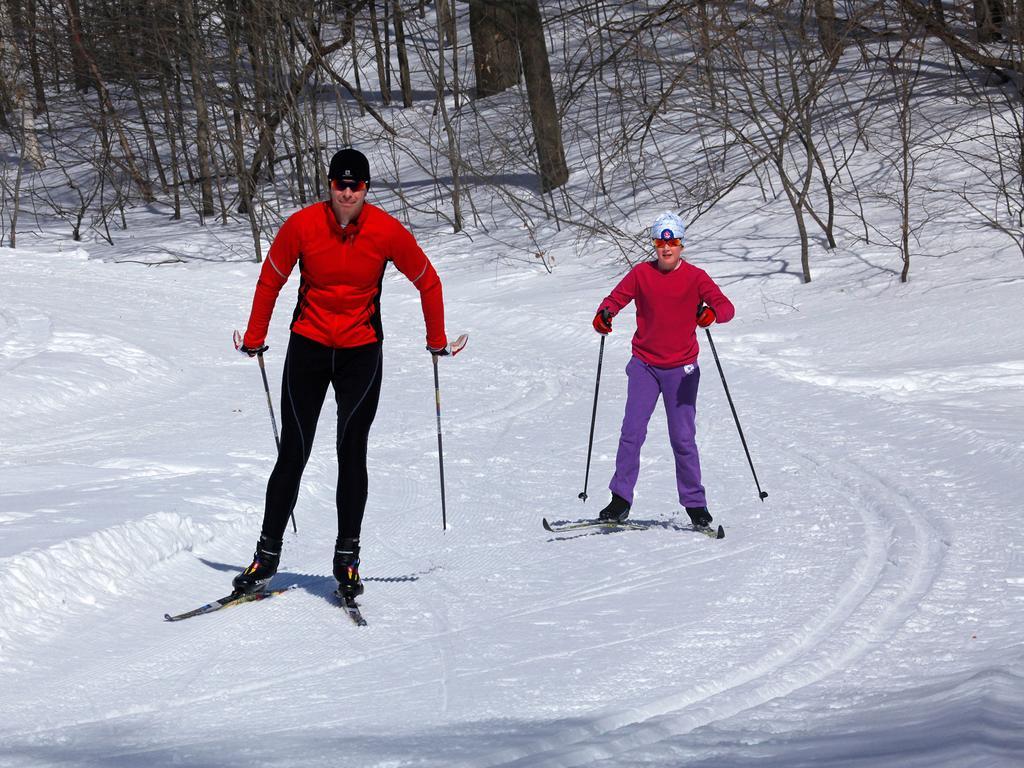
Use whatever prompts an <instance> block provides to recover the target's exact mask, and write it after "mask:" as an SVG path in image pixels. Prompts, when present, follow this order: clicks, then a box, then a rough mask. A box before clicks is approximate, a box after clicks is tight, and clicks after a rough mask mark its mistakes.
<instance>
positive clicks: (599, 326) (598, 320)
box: [594, 309, 612, 335]
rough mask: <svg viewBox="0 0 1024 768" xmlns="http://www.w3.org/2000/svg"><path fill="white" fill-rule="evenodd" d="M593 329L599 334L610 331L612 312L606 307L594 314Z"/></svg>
mask: <svg viewBox="0 0 1024 768" xmlns="http://www.w3.org/2000/svg"><path fill="white" fill-rule="evenodd" d="M594 330H595V331H597V332H598V333H600V334H601V335H604V334H608V333H611V332H612V313H611V312H609V311H608V310H607V309H600V310H598V312H597V314H596V315H594Z"/></svg>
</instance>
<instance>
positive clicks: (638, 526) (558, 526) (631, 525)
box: [543, 518, 725, 539]
mask: <svg viewBox="0 0 1024 768" xmlns="http://www.w3.org/2000/svg"><path fill="white" fill-rule="evenodd" d="M543 525H544V530H546V531H550V532H551V533H564V532H566V531H578V530H583V529H586V528H604V529H607V530H633V531H644V530H647V529H648V528H654V527H657V524H656V523H655V524H651V523H641V522H639V521H637V520H622V521H620V522H616V521H613V520H573V521H570V522H566V523H549V522H548V519H547V518H544V520H543ZM685 530H691V531H693V532H695V533H702V534H704V535H705V536H707V537H709V538H712V539H724V538H725V529H724V528H723V527H722V526H718V528H712V527H711V526H710V525H702V526H696V525H690V526H687V528H686V529H685Z"/></svg>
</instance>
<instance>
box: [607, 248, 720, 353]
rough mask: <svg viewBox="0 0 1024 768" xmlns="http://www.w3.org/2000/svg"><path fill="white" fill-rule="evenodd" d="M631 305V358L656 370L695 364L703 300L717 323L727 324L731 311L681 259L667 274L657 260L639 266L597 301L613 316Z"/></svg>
mask: <svg viewBox="0 0 1024 768" xmlns="http://www.w3.org/2000/svg"><path fill="white" fill-rule="evenodd" d="M631 301H633V302H636V333H635V334H634V335H633V354H634V355H636V356H637V357H638V358H640V359H641V360H642V361H644V362H645V363H647V364H649V365H653V366H655V367H657V368H676V367H678V366H680V365H687V364H689V363H693V362H695V361H696V360H697V353H698V352H699V351H700V347H699V346H698V344H697V307H699V306H700V303H701V302H702V301H703V302H704V303H705V304H707V305H708V306H709V307H711V308H712V309H713V310H714V311H715V316H716V319H717V322H719V323H727V322H729V321H730V320H732V318H733V317H734V316H735V314H736V308H735V307H733V305H732V302H731V301H729V299H727V298H726V296H725V294H724V293H722V290H721V289H720V288H719V287H718V286H717V285H716V284H715V281H714V280H712V279H711V278H710V277H709V276H708V273H707V272H705V271H704V270H703V269H700V268H699V267H695V266H693V265H692V264H690V263H688V262H685V261H681V262H679V266H678V267H677V268H676V269H674V270H672V271H671V272H662V271H661V270H660V269H658V263H657V261H646V262H644V263H643V264H638V265H637V266H635V267H633V269H631V270H630V271H629V273H628V274H627V275H626V276H625V277H624V278H622V280H621V281H620V282H619V284H618V285H616V286H615V288H614V289H613V290H612V292H611V293H610V294H608V296H607V297H606V298H605V300H604V301H602V302H601V306H600V307H598V312H600V311H601V310H602V309H607V310H608V311H609V312H611V314H612V316H613V317H614V316H615V315H617V314H618V313H619V310H621V309H622V308H623V307H624V306H626V305H627V304H629V302H631Z"/></svg>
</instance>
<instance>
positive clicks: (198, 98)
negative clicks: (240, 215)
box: [181, 0, 214, 223]
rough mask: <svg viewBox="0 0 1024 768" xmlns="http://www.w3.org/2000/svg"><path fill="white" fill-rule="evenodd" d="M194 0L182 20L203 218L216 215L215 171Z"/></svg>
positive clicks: (185, 5) (187, 1)
mask: <svg viewBox="0 0 1024 768" xmlns="http://www.w3.org/2000/svg"><path fill="white" fill-rule="evenodd" d="M193 2H194V0H182V3H181V12H182V14H181V22H182V24H183V25H184V27H185V29H184V32H185V34H184V36H183V37H184V40H185V55H186V56H187V57H188V66H189V74H190V75H191V79H192V102H193V104H194V105H195V109H196V157H197V160H198V162H199V189H200V196H201V198H202V201H201V205H200V218H201V219H202V220H203V223H205V217H207V216H212V215H213V214H214V207H213V172H212V170H211V168H210V158H211V157H212V153H211V152H210V110H209V105H208V104H207V103H206V89H205V88H204V86H203V74H202V69H201V68H200V66H199V59H200V57H201V56H202V46H201V43H200V38H199V28H198V27H197V26H196V19H195V8H194V7H193Z"/></svg>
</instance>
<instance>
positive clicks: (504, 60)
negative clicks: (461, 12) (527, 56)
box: [469, 0, 522, 98]
mask: <svg viewBox="0 0 1024 768" xmlns="http://www.w3.org/2000/svg"><path fill="white" fill-rule="evenodd" d="M469 33H470V37H471V39H472V42H473V68H474V71H475V73H476V95H477V97H478V98H484V97H487V96H493V95H494V94H496V93H501V92H502V91H505V90H507V89H509V88H512V87H513V86H515V85H516V83H518V82H519V77H520V75H521V73H522V68H521V67H520V66H519V46H518V43H517V41H516V18H515V11H514V7H513V5H512V4H511V3H494V2H488V0H469Z"/></svg>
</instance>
